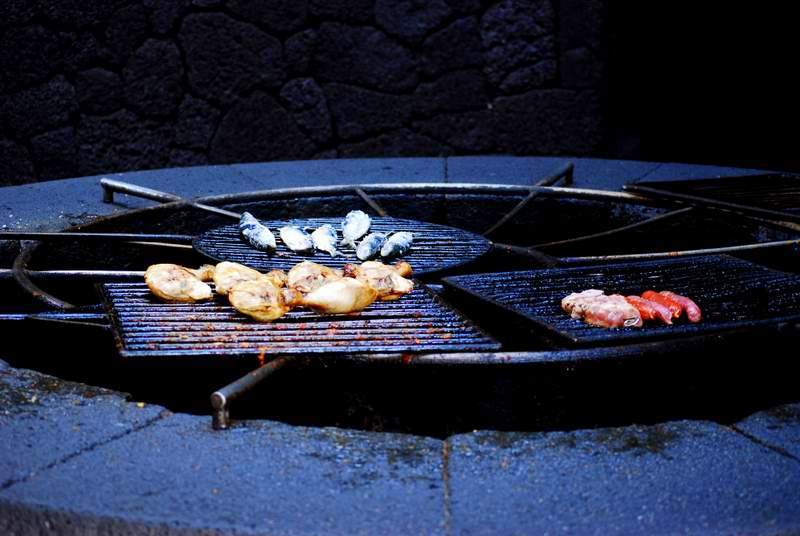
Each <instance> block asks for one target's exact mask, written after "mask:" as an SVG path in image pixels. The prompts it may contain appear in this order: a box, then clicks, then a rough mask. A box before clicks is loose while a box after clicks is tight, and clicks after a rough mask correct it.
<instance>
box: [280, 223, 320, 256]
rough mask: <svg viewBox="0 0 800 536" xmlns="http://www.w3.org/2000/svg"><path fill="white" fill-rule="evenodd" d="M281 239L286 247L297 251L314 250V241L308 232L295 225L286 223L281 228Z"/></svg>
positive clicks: (306, 251) (309, 251) (308, 251)
mask: <svg viewBox="0 0 800 536" xmlns="http://www.w3.org/2000/svg"><path fill="white" fill-rule="evenodd" d="M279 231H280V234H281V240H282V241H283V243H284V244H286V247H287V248H289V249H291V250H292V251H294V252H295V253H311V252H313V251H314V242H313V241H312V240H311V237H310V236H309V235H308V233H307V232H305V231H303V230H302V229H300V228H299V227H296V226H294V225H286V226H284V227H281V228H280V229H279Z"/></svg>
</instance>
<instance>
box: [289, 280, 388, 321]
mask: <svg viewBox="0 0 800 536" xmlns="http://www.w3.org/2000/svg"><path fill="white" fill-rule="evenodd" d="M377 297H378V292H377V291H376V290H375V289H374V288H372V287H371V286H369V285H367V284H366V283H364V282H363V281H360V280H358V279H352V278H349V277H344V278H340V279H336V280H334V281H329V282H328V283H325V284H324V285H322V286H320V287H319V288H317V289H316V290H314V291H312V292H310V293H309V294H307V295H306V296H305V297H304V298H303V299H302V305H304V306H305V307H308V308H310V309H313V310H314V311H316V312H318V313H328V314H336V313H353V312H356V311H361V310H362V309H364V308H365V307H367V306H368V305H370V304H371V303H372V302H374V301H375V299H376V298H377Z"/></svg>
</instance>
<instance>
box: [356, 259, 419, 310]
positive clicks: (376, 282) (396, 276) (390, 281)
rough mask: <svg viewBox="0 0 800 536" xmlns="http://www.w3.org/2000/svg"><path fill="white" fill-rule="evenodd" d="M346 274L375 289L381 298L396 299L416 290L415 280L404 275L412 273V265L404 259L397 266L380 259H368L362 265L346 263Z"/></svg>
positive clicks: (386, 299) (385, 299)
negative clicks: (384, 262)
mask: <svg viewBox="0 0 800 536" xmlns="http://www.w3.org/2000/svg"><path fill="white" fill-rule="evenodd" d="M344 275H345V276H347V277H354V278H356V279H358V280H359V281H362V282H364V283H366V284H367V285H369V286H370V287H372V288H373V289H375V291H376V292H377V293H378V299H379V300H384V301H388V300H396V299H398V298H400V297H401V296H403V295H404V294H408V293H409V292H411V291H412V290H414V282H413V281H411V280H410V279H406V278H405V277H404V276H407V275H411V265H410V264H408V263H407V262H404V261H402V262H398V263H397V264H396V265H395V266H391V265H388V264H383V263H382V262H380V261H367V262H365V263H362V264H361V265H355V264H345V265H344Z"/></svg>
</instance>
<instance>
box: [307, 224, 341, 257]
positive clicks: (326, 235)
mask: <svg viewBox="0 0 800 536" xmlns="http://www.w3.org/2000/svg"><path fill="white" fill-rule="evenodd" d="M337 239H338V237H337V235H336V229H334V228H333V225H330V224H328V223H326V224H324V225H320V226H319V227H318V228H317V229H315V230H314V232H313V233H311V240H312V241H313V242H314V247H315V248H317V249H318V250H320V251H324V252H325V253H328V254H330V256H331V257H344V254H342V253H339V252H338V251H337V250H336V241H337Z"/></svg>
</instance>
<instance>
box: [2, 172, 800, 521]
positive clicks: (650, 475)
mask: <svg viewBox="0 0 800 536" xmlns="http://www.w3.org/2000/svg"><path fill="white" fill-rule="evenodd" d="M564 161H565V159H560V158H548V159H535V158H510V157H496V158H489V159H481V160H480V161H479V160H477V159H474V158H471V157H463V158H450V159H447V160H446V161H445V160H444V159H431V158H423V159H375V160H370V161H355V160H351V161H348V160H340V161H313V162H302V163H295V164H293V163H275V164H254V165H238V166H233V168H234V169H233V170H231V169H229V168H228V169H225V168H211V169H208V168H194V169H191V168H190V169H184V170H168V171H166V172H141V173H131V174H127V175H124V176H120V175H117V176H111V177H112V178H118V179H120V180H129V181H130V182H134V183H137V184H141V185H145V186H150V187H154V188H159V189H163V190H166V191H172V192H174V193H178V194H181V195H187V196H199V195H210V194H217V193H230V192H234V191H247V190H254V189H262V188H269V187H286V186H295V185H300V184H303V185H311V184H331V183H337V184H346V183H348V182H353V183H367V182H370V183H371V182H391V181H406V180H413V181H423V182H444V181H447V182H465V181H466V182H469V181H471V182H517V181H519V182H522V183H527V181H528V180H530V181H533V180H536V178H540V177H543V176H546V175H547V174H548V173H550V172H551V171H552V170H553V169H555V168H556V167H558V165H560V164H561V163H563V162H564ZM575 161H576V185H578V186H582V187H604V188H619V187H620V186H621V185H622V184H624V183H625V182H629V181H634V180H641V179H644V180H648V179H651V178H659V180H660V179H662V178H663V174H664V173H666V171H665V170H669V169H670V168H671V167H672V166H673V165H671V164H655V163H642V162H611V161H603V160H589V159H576V160H575ZM729 172H730V170H720V168H703V169H699V168H697V167H696V166H692V167H691V169H687V168H685V167H684V166H677V167H675V173H680V174H681V175H685V176H688V175H689V174H691V175H692V176H697V175H703V174H704V173H705V174H708V175H707V176H715V175H718V174H727V173H729ZM98 179H99V177H90V178H84V179H75V180H67V181H54V182H50V183H41V184H35V185H29V186H17V187H12V188H5V189H0V215H2V216H3V217H4V218H5V217H6V212H5V211H9V213H11V214H13V215H14V217H13V218H9V220H12V223H11V225H13V226H14V227H19V228H40V229H41V228H46V229H57V228H63V227H65V226H67V225H69V224H71V223H75V222H77V221H86V220H87V219H90V218H91V217H92V216H94V215H100V214H109V213H113V212H115V211H119V210H124V209H126V208H128V207H132V206H144V205H146V204H149V202H141V201H138V200H130V199H125V198H121V199H120V202H119V203H117V204H115V205H106V204H103V203H102V202H100V197H101V196H100V191H99V187H98V186H97V180H98ZM316 181H319V182H316ZM339 181H341V182H339ZM54 206H58V207H59V209H58V210H54V208H53V207H54ZM62 207H63V208H62ZM62 210H63V212H59V211H62ZM1 357H2V346H1V345H0V358H1ZM43 533H48V534H49V533H56V534H86V533H95V534H112V533H113V534H118V533H122V534H200V533H202V534H229V533H242V534H417V533H419V534H444V535H449V534H550V533H569V534H576V533H577V534H585V533H598V534H631V533H648V534H675V533H684V534H733V533H746V534H797V533H800V405H797V404H794V405H788V406H781V407H777V408H771V409H769V410H767V411H764V412H759V413H756V414H754V415H751V416H749V417H747V418H745V419H743V420H741V421H740V422H738V423H734V424H732V425H720V424H717V423H713V422H707V421H680V422H668V423H662V424H659V425H653V426H627V427H619V428H608V429H596V430H577V431H570V432H549V433H511V432H495V431H476V432H474V433H470V434H460V435H456V436H452V437H449V438H447V439H446V440H438V439H431V438H425V437H417V436H409V435H400V434H383V433H367V432H361V431H352V430H343V429H334V428H310V427H302V426H289V425H285V424H281V423H276V422H269V421H248V422H242V423H240V424H239V425H238V426H237V427H235V428H234V429H232V430H230V431H228V432H225V433H216V432H213V431H211V430H210V419H209V418H208V417H207V416H191V415H183V414H173V413H170V412H168V411H166V410H164V409H163V408H160V407H157V406H151V405H141V404H137V402H136V401H135V400H129V399H128V398H127V397H126V396H125V395H124V394H121V393H115V392H111V391H107V390H103V389H98V388H94V387H89V386H84V385H80V384H74V383H70V382H65V381H62V380H59V379H56V378H51V377H48V376H45V375H42V374H40V373H38V372H33V371H26V370H22V369H14V368H11V367H9V366H7V365H5V364H4V363H3V362H2V361H0V534H43Z"/></svg>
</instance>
